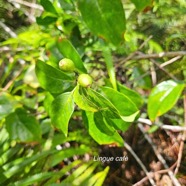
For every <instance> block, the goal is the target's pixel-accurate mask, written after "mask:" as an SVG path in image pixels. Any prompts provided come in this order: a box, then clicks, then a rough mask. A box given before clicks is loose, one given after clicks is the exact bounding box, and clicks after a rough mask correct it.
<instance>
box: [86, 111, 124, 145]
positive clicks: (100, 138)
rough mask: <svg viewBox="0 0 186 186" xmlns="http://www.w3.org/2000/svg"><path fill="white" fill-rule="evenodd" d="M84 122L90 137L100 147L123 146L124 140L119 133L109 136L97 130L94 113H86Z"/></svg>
mask: <svg viewBox="0 0 186 186" xmlns="http://www.w3.org/2000/svg"><path fill="white" fill-rule="evenodd" d="M84 122H85V124H86V125H87V127H88V132H89V134H90V136H91V137H92V138H93V139H94V140H95V141H96V142H97V143H99V144H100V145H109V144H115V145H116V146H123V139H122V137H121V136H120V135H119V134H118V132H117V131H115V132H114V133H113V135H107V134H105V133H103V132H101V131H100V130H99V129H98V128H97V126H96V124H95V121H94V113H91V112H86V113H85V115H84Z"/></svg>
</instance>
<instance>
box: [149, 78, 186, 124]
mask: <svg viewBox="0 0 186 186" xmlns="http://www.w3.org/2000/svg"><path fill="white" fill-rule="evenodd" d="M184 86H185V85H184V84H181V83H177V82H175V81H172V80H168V81H163V82H162V83H160V84H158V85H157V86H156V87H154V88H153V89H152V92H151V94H150V95H149V99H148V115H149V118H150V119H151V120H152V121H154V120H155V119H156V118H157V117H158V116H161V115H163V114H164V113H166V112H167V111H169V110H170V109H171V108H172V107H173V106H174V105H175V104H176V102H177V101H178V99H179V98H180V95H181V93H182V91H183V89H184Z"/></svg>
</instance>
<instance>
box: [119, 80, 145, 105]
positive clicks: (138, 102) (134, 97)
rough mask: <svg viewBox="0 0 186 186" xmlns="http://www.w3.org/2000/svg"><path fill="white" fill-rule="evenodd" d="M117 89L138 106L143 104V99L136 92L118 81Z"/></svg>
mask: <svg viewBox="0 0 186 186" xmlns="http://www.w3.org/2000/svg"><path fill="white" fill-rule="evenodd" d="M118 91H119V92H120V93H122V94H124V95H125V96H126V97H128V98H129V99H130V100H131V101H132V102H133V103H135V105H136V106H137V107H138V108H140V107H141V106H142V105H143V99H142V97H141V96H140V95H139V94H138V93H137V92H135V91H133V90H131V89H129V88H128V87H126V86H124V85H122V84H120V83H118Z"/></svg>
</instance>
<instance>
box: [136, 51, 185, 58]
mask: <svg viewBox="0 0 186 186" xmlns="http://www.w3.org/2000/svg"><path fill="white" fill-rule="evenodd" d="M185 55H186V51H174V52H160V53H158V54H140V55H137V56H134V57H133V58H132V59H154V58H163V57H175V56H185Z"/></svg>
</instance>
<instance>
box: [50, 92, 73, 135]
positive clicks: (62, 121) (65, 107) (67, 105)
mask: <svg viewBox="0 0 186 186" xmlns="http://www.w3.org/2000/svg"><path fill="white" fill-rule="evenodd" d="M73 112H74V100H73V93H72V92H66V93H64V94H61V95H59V96H57V97H56V98H55V99H54V101H53V102H52V106H51V109H50V116H51V119H52V123H53V125H54V126H55V127H57V128H58V129H60V130H61V131H62V132H63V133H64V135H65V136H67V134H68V124H69V120H70V118H71V116H72V113H73Z"/></svg>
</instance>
